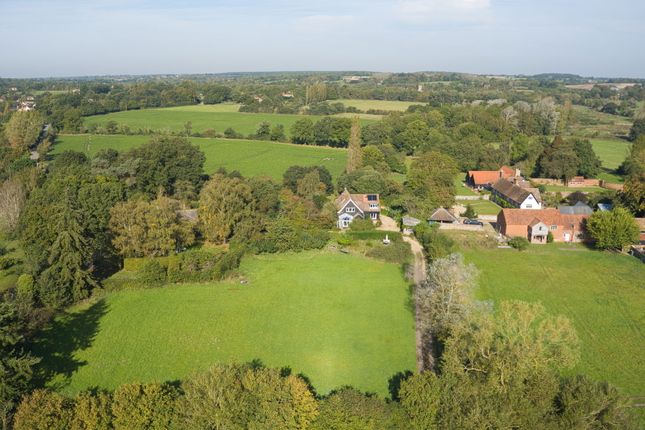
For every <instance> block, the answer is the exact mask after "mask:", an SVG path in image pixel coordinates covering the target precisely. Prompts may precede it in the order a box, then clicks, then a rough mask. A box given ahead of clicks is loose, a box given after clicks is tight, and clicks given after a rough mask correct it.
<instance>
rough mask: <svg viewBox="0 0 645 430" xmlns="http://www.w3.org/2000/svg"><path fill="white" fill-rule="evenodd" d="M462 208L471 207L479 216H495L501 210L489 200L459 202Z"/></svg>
mask: <svg viewBox="0 0 645 430" xmlns="http://www.w3.org/2000/svg"><path fill="white" fill-rule="evenodd" d="M459 203H462V204H463V205H464V206H466V205H471V206H472V207H473V209H475V212H477V214H479V215H497V214H498V213H499V211H501V210H502V208H501V207H500V206H498V205H496V204H495V203H493V202H491V201H490V200H460V201H459Z"/></svg>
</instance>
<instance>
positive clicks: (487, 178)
mask: <svg viewBox="0 0 645 430" xmlns="http://www.w3.org/2000/svg"><path fill="white" fill-rule="evenodd" d="M468 176H469V177H471V178H472V181H473V183H474V184H475V185H488V184H492V183H494V182H495V181H497V180H498V179H499V178H512V177H514V176H515V169H513V168H511V167H508V166H502V167H501V168H500V169H499V170H469V171H468Z"/></svg>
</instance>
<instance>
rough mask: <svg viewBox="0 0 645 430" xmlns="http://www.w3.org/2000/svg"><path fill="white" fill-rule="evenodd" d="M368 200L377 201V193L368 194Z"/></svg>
mask: <svg viewBox="0 0 645 430" xmlns="http://www.w3.org/2000/svg"><path fill="white" fill-rule="evenodd" d="M367 200H368V201H370V202H375V201H376V194H368V195H367Z"/></svg>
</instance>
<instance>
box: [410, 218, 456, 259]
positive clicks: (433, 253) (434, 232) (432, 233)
mask: <svg viewBox="0 0 645 430" xmlns="http://www.w3.org/2000/svg"><path fill="white" fill-rule="evenodd" d="M414 235H415V236H416V237H417V239H419V242H421V245H422V246H423V249H424V250H425V252H426V255H427V257H428V259H429V260H435V259H437V258H444V257H447V256H448V255H450V254H452V253H453V252H454V250H455V242H454V240H452V239H451V238H450V237H448V236H446V235H445V234H444V233H442V232H441V231H439V226H438V225H436V224H433V225H428V224H419V225H417V226H416V227H415V228H414Z"/></svg>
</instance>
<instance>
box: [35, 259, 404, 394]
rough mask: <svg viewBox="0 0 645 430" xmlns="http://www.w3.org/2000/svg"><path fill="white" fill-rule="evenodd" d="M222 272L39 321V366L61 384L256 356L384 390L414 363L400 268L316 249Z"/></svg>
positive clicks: (337, 382)
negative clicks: (228, 277)
mask: <svg viewBox="0 0 645 430" xmlns="http://www.w3.org/2000/svg"><path fill="white" fill-rule="evenodd" d="M240 270H241V272H242V273H243V275H244V277H245V279H247V280H248V283H247V284H241V283H239V282H234V281H226V282H218V283H209V284H180V285H172V286H166V287H160V288H151V289H140V290H125V291H120V292H116V293H110V294H107V295H106V297H105V298H104V299H102V300H100V301H97V302H95V303H94V304H92V305H85V306H84V307H78V308H76V309H74V310H71V311H70V312H69V313H67V314H66V315H64V316H62V317H59V318H57V319H56V320H55V322H54V323H53V324H52V325H51V326H50V327H49V328H47V329H46V330H45V331H44V332H42V333H41V334H40V335H39V337H38V340H37V341H36V343H35V345H34V346H33V349H34V352H35V353H36V354H37V355H38V356H42V357H44V358H43V361H42V363H41V365H40V373H39V377H40V378H42V380H43V381H44V382H45V385H47V386H49V387H53V388H55V389H58V390H60V391H62V392H65V393H75V392H78V391H80V390H84V389H88V388H91V387H99V388H107V389H111V388H114V387H116V386H117V385H119V384H122V383H127V382H134V381H172V380H176V379H181V378H184V377H186V376H187V375H189V374H191V373H192V372H196V371H200V370H204V369H206V368H208V367H209V366H210V365H212V364H213V363H232V362H250V361H252V360H260V361H261V362H262V363H263V364H265V365H267V366H272V367H290V368H291V369H292V371H293V372H295V373H301V372H302V373H303V374H304V375H305V376H306V377H308V378H310V381H311V383H312V384H313V386H314V387H315V389H316V390H317V392H318V393H321V394H324V393H327V392H329V391H330V390H332V389H334V388H337V387H340V386H342V385H352V386H354V387H356V388H358V389H360V390H364V391H369V392H376V393H379V394H381V395H387V394H388V379H389V378H390V377H392V376H394V375H395V374H396V373H398V372H400V371H405V370H414V369H415V335H414V317H413V314H412V310H411V307H410V306H409V300H410V298H409V287H408V284H407V283H406V281H405V280H404V279H403V277H402V275H401V272H400V268H399V266H398V265H395V264H388V263H383V262H379V261H375V260H370V259H367V258H364V257H360V256H354V255H345V254H341V253H331V252H326V251H313V252H303V253H298V254H281V255H271V256H254V257H249V258H246V259H245V260H244V261H243V263H242V266H241V268H240Z"/></svg>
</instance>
